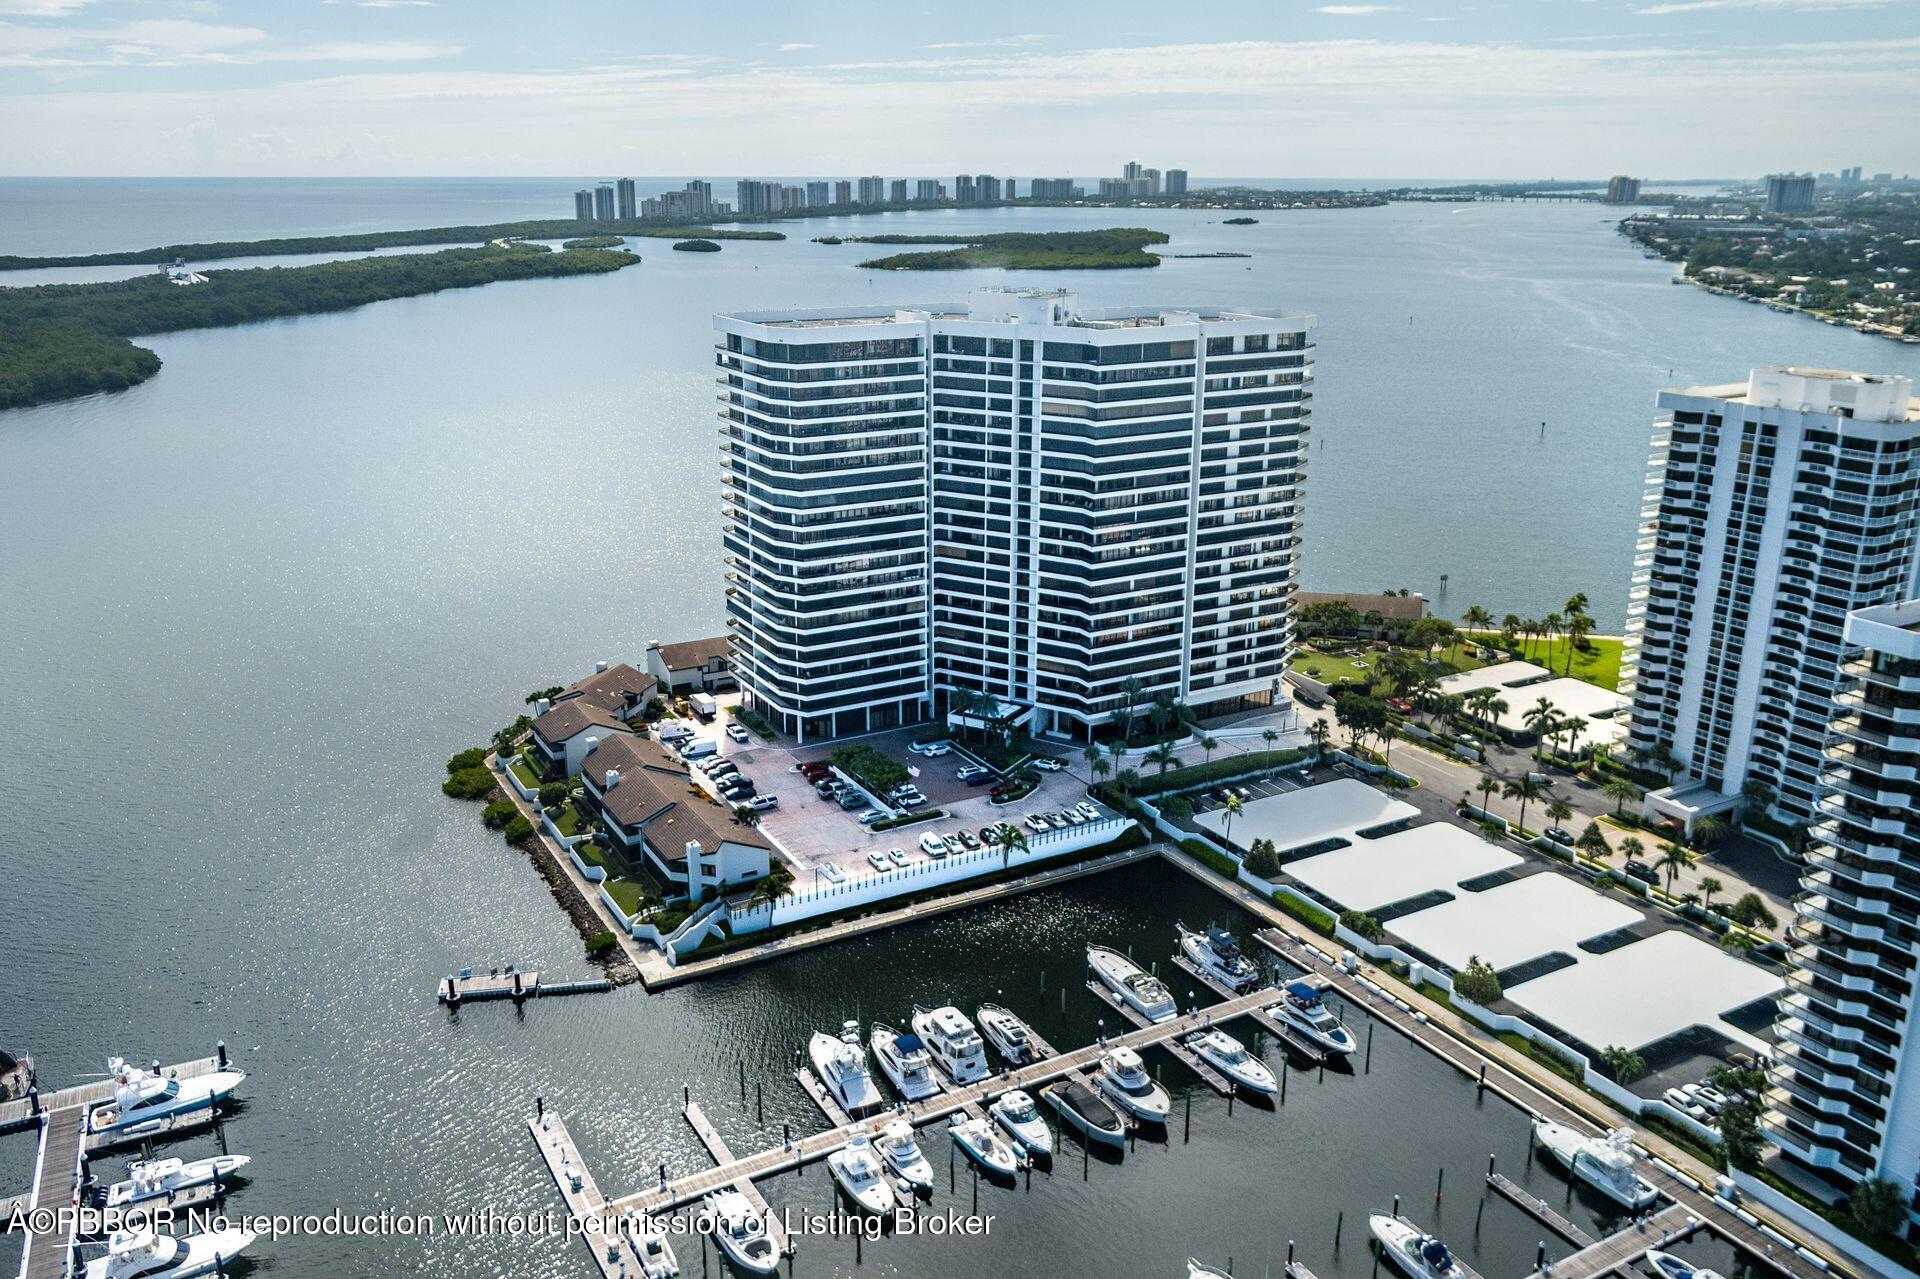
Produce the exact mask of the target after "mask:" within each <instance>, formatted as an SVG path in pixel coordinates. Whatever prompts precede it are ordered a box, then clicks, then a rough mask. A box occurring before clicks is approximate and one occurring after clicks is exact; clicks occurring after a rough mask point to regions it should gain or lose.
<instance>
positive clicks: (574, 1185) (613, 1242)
mask: <svg viewBox="0 0 1920 1279" xmlns="http://www.w3.org/2000/svg"><path fill="white" fill-rule="evenodd" d="M527 1131H528V1132H530V1133H532V1134H533V1144H534V1146H535V1147H537V1148H538V1149H539V1151H540V1158H541V1159H542V1160H543V1161H545V1163H546V1165H547V1172H548V1173H549V1174H550V1175H551V1176H552V1177H553V1184H554V1185H556V1186H558V1187H559V1188H560V1198H561V1200H562V1201H563V1202H564V1203H565V1204H566V1206H567V1215H568V1216H569V1217H571V1218H573V1220H574V1222H575V1223H576V1224H577V1225H578V1227H579V1230H580V1237H581V1238H582V1239H584V1240H585V1241H586V1243H587V1250H588V1251H589V1252H591V1253H592V1254H593V1264H594V1265H595V1266H597V1267H598V1268H599V1270H600V1274H601V1275H602V1276H603V1279H636V1277H637V1276H638V1275H639V1273H640V1270H639V1267H638V1265H637V1264H636V1265H634V1266H633V1267H631V1268H629V1266H628V1260H629V1257H630V1256H631V1250H630V1249H629V1247H628V1245H627V1242H626V1239H625V1237H624V1236H622V1235H621V1234H620V1232H619V1231H618V1229H616V1228H614V1223H613V1222H612V1220H611V1219H610V1218H609V1217H608V1215H607V1213H606V1212H605V1207H606V1202H607V1201H606V1197H605V1196H604V1195H602V1194H601V1193H600V1187H599V1185H598V1184H597V1183H596V1182H595V1181H594V1179H593V1173H592V1172H590V1171H589V1170H588V1169H587V1165H586V1161H585V1160H583V1159H582V1158H581V1157H580V1149H579V1147H577V1146H575V1145H574V1144H573V1134H572V1133H570V1132H568V1131H567V1123H566V1121H565V1120H564V1119H562V1118H560V1116H559V1115H556V1114H555V1113H553V1112H552V1111H551V1110H547V1109H545V1108H544V1107H543V1108H542V1109H541V1112H540V1113H539V1114H537V1115H534V1116H533V1117H532V1118H530V1119H528V1120H527Z"/></svg>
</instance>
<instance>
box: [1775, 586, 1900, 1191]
mask: <svg viewBox="0 0 1920 1279" xmlns="http://www.w3.org/2000/svg"><path fill="white" fill-rule="evenodd" d="M1846 643H1847V645H1848V648H1849V650H1850V657H1849V658H1848V660H1847V661H1846V664H1845V665H1844V666H1842V667H1841V671H1840V674H1841V681H1842V690H1841V692H1840V693H1839V694H1838V695H1837V697H1836V698H1835V701H1836V703H1837V705H1836V707H1835V714H1834V717H1833V720H1832V730H1833V736H1832V740H1831V742H1830V744H1829V745H1828V747H1827V752H1826V770H1825V772H1823V773H1822V774H1821V778H1820V780H1821V784H1822V785H1821V791H1822V797H1821V799H1820V801H1819V803H1818V806H1817V807H1816V809H1815V812H1814V822H1815V824H1814V827H1813V835H1814V841H1815V842H1814V844H1813V847H1812V849H1811V851H1810V852H1809V853H1808V856H1807V874H1806V876H1805V878H1804V879H1802V880H1801V886H1802V887H1803V888H1804V889H1805V892H1803V893H1802V894H1801V895H1800V897H1799V898H1798V899H1797V903H1798V912H1797V914H1798V918H1797V919H1796V920H1795V921H1794V932H1795V934H1797V936H1798V938H1799V942H1798V944H1797V946H1796V950H1795V956H1794V958H1795V959H1796V960H1797V961H1798V964H1799V969H1798V971H1797V972H1796V973H1795V974H1794V975H1793V976H1792V977H1790V978H1789V986H1788V991H1787V993H1786V995H1785V996H1784V997H1783V998H1782V999H1781V1004H1780V1020H1779V1022H1778V1026H1777V1029H1778V1030H1779V1032H1780V1033H1779V1045H1778V1047H1777V1049H1776V1054H1777V1055H1776V1069H1775V1071H1774V1077H1773V1085H1774V1086H1773V1089H1772V1091H1771V1092H1770V1093H1769V1094H1768V1097H1767V1106H1768V1109H1767V1114H1766V1120H1765V1123H1766V1129H1767V1133H1768V1135H1769V1136H1770V1137H1772V1138H1773V1140H1774V1142H1775V1143H1776V1144H1778V1145H1779V1146H1780V1148H1781V1149H1782V1150H1784V1151H1785V1152H1786V1153H1788V1154H1789V1155H1791V1156H1793V1157H1794V1158H1795V1159H1797V1160H1799V1161H1800V1162H1802V1163H1804V1164H1807V1165H1809V1166H1810V1167H1812V1168H1814V1169H1816V1170H1818V1171H1819V1172H1820V1174H1821V1175H1822V1176H1823V1177H1826V1178H1828V1179H1831V1180H1833V1181H1835V1182H1837V1183H1838V1184H1839V1185H1840V1186H1841V1187H1842V1188H1843V1189H1851V1188H1852V1187H1853V1186H1854V1185H1856V1184H1858V1183H1859V1182H1861V1181H1863V1180H1868V1179H1873V1178H1879V1179H1882V1180H1886V1181H1890V1182H1892V1183H1893V1185H1894V1187H1895V1188H1896V1189H1897V1190H1898V1192H1899V1193H1900V1195H1901V1196H1902V1197H1903V1198H1904V1199H1905V1200H1906V1201H1907V1204H1908V1208H1909V1210H1910V1211H1912V1212H1913V1219H1914V1220H1915V1221H1916V1222H1920V1210H1914V1205H1913V1195H1914V1190H1915V1185H1916V1178H1920V1050H1916V1047H1915V1044H1914V1034H1915V1026H1914V1012H1915V1008H1914V1004H1915V998H1916V993H1917V986H1916V981H1917V980H1920V979H1917V977H1916V970H1920V927H1917V926H1916V920H1920V601H1909V602H1907V603H1904V604H1898V605H1885V606H1882V607H1878V608H1867V609H1861V610H1859V611H1857V612H1855V613H1853V614H1851V615H1850V616H1849V617H1848V618H1847V622H1846Z"/></svg>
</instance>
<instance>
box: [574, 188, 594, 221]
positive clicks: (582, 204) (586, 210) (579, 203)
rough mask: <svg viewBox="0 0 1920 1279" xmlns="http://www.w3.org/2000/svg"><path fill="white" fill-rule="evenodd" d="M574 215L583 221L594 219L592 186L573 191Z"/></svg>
mask: <svg viewBox="0 0 1920 1279" xmlns="http://www.w3.org/2000/svg"><path fill="white" fill-rule="evenodd" d="M573 216H574V217H576V218H579V219H580V220H581V221H582V222H591V221H593V188H592V187H581V188H580V189H579V190H578V191H575V192H574V193H573Z"/></svg>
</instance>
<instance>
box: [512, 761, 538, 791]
mask: <svg viewBox="0 0 1920 1279" xmlns="http://www.w3.org/2000/svg"><path fill="white" fill-rule="evenodd" d="M507 767H508V768H510V769H512V770H513V775H514V776H515V777H518V778H519V779H520V784H521V785H523V786H526V787H528V788H529V789H532V790H539V789H540V774H538V773H536V772H534V771H533V765H531V764H529V763H527V757H526V756H525V755H515V756H514V757H513V762H512V763H511V764H509V765H507Z"/></svg>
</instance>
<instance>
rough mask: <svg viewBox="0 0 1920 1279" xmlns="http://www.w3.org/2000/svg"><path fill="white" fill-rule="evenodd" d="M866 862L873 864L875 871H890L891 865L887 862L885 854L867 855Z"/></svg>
mask: <svg viewBox="0 0 1920 1279" xmlns="http://www.w3.org/2000/svg"><path fill="white" fill-rule="evenodd" d="M867 860H868V861H870V862H872V863H873V868H874V869H875V870H892V869H893V863H892V862H890V861H888V860H887V855H886V854H885V853H868V854H867Z"/></svg>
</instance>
